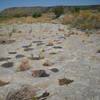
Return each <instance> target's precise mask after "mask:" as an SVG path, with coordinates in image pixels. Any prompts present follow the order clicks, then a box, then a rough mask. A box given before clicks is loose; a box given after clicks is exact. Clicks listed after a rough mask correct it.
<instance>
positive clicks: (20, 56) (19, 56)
mask: <svg viewBox="0 0 100 100" xmlns="http://www.w3.org/2000/svg"><path fill="white" fill-rule="evenodd" d="M23 57H25V56H24V55H22V54H19V55H16V59H18V58H23Z"/></svg>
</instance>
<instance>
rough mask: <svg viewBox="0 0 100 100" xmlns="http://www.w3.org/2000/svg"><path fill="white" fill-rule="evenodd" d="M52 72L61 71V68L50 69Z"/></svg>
mask: <svg viewBox="0 0 100 100" xmlns="http://www.w3.org/2000/svg"><path fill="white" fill-rule="evenodd" d="M50 70H51V71H52V72H55V73H56V72H59V70H58V69H57V68H52V69H50Z"/></svg>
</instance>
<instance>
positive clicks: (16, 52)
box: [9, 52, 17, 54]
mask: <svg viewBox="0 0 100 100" xmlns="http://www.w3.org/2000/svg"><path fill="white" fill-rule="evenodd" d="M16 53H17V52H9V54H16Z"/></svg>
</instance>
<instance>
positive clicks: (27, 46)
mask: <svg viewBox="0 0 100 100" xmlns="http://www.w3.org/2000/svg"><path fill="white" fill-rule="evenodd" d="M31 46H32V44H29V45H25V46H23V48H29V47H31Z"/></svg>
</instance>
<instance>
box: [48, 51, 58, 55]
mask: <svg viewBox="0 0 100 100" xmlns="http://www.w3.org/2000/svg"><path fill="white" fill-rule="evenodd" d="M49 54H51V55H55V54H57V52H54V51H51V52H50V53H49Z"/></svg>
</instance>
